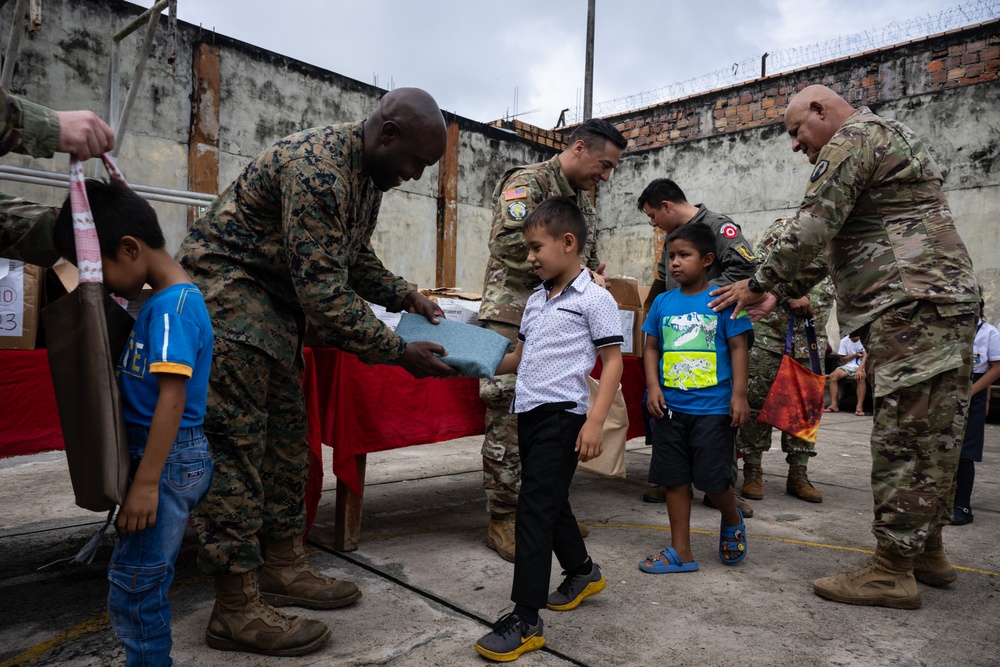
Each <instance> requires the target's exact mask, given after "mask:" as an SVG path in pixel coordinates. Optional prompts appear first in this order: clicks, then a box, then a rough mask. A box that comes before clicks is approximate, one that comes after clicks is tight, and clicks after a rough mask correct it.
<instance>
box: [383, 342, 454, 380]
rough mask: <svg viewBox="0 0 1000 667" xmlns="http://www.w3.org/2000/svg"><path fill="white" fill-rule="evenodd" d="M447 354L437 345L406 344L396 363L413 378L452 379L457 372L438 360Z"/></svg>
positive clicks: (426, 343) (422, 343) (427, 343)
mask: <svg viewBox="0 0 1000 667" xmlns="http://www.w3.org/2000/svg"><path fill="white" fill-rule="evenodd" d="M447 354H448V353H447V352H446V351H445V349H444V348H443V347H441V346H440V345H438V344H437V343H432V342H430V341H427V340H421V341H416V342H414V343H408V344H407V346H406V350H404V351H403V354H401V355H400V356H399V359H398V360H397V361H398V362H399V365H400V366H402V367H403V368H404V369H405V370H406V372H407V373H409V374H410V375H412V376H413V377H415V378H425V377H453V376H455V375H458V371H457V370H456V369H454V368H453V367H451V366H449V365H448V364H446V363H444V362H443V361H441V359H439V358H438V357H444V356H447Z"/></svg>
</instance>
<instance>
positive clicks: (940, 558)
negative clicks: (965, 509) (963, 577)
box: [913, 528, 958, 586]
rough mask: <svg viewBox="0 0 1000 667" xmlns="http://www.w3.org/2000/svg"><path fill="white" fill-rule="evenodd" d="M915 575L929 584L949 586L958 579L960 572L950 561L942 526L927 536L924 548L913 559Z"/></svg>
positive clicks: (920, 580) (922, 581)
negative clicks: (942, 535) (942, 534)
mask: <svg viewBox="0 0 1000 667" xmlns="http://www.w3.org/2000/svg"><path fill="white" fill-rule="evenodd" d="M913 576H914V577H916V579H917V581H919V582H921V583H924V584H927V585H929V586H947V585H948V584H950V583H951V582H953V581H955V580H956V579H958V572H956V571H955V568H953V567H952V566H951V563H949V562H948V554H947V553H945V550H944V541H943V540H942V539H941V529H940V528H938V529H937V530H935V531H934V532H933V533H931V534H930V535H928V536H927V540H926V541H925V542H924V550H923V551H922V552H920V555H918V556H917V557H916V558H914V559H913Z"/></svg>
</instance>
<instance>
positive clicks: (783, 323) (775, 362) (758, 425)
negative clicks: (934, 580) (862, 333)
mask: <svg viewBox="0 0 1000 667" xmlns="http://www.w3.org/2000/svg"><path fill="white" fill-rule="evenodd" d="M790 222H791V220H789V219H778V220H775V221H774V222H773V223H772V224H771V226H770V227H768V228H767V230H766V231H765V232H764V235H763V236H762V237H761V240H760V241H759V242H758V243H757V248H756V255H757V261H758V262H760V263H761V264H763V263H764V262H765V261H766V260H767V258H768V256H770V254H771V250H772V249H773V247H774V244H775V242H776V241H777V240H778V239H779V238H781V236H782V235H783V234H784V231H785V228H786V227H788V224H789V223H790ZM813 264H815V265H816V266H815V267H812V265H810V269H813V268H815V270H817V271H819V272H821V273H822V272H825V271H826V262H825V260H824V259H823V257H822V256H817V257H816V259H814V260H813ZM833 299H834V290H833V283H832V282H831V280H830V277H829V276H826V277H825V278H823V280H822V281H821V282H820V283H819V284H818V285H816V286H815V287H813V288H812V290H811V291H810V292H809V293H808V294H807V295H806V296H804V297H801V298H798V299H791V298H786V299H784V300H782V302H781V303H779V304H778V307H777V308H776V309H775V310H774V312H772V313H771V314H770V315H767V316H766V317H764V318H763V319H761V320H760V321H759V322H756V323H754V325H753V335H754V344H753V347H752V348H751V349H750V381H749V386H748V388H747V402H748V403H749V404H750V419H749V420H748V421H747V423H746V424H744V425H743V426H741V427H740V430H739V432H738V433H737V436H736V447H737V449H738V451H739V452H740V454H742V455H743V488H742V494H743V496H744V497H746V498H750V499H751V500H763V498H764V481H763V469H762V468H761V454H763V452H766V451H768V450H769V449H770V448H771V426H770V424H765V423H764V422H760V421H757V417H758V416H759V415H760V410H761V408H762V407H763V406H764V399H766V398H767V393H768V391H770V389H771V385H772V384H773V383H774V380H775V377H777V375H778V367H779V366H780V365H781V359H782V357H783V356H784V352H785V337H786V334H787V332H788V324H789V320H790V319H791V317H792V316H793V314H794V315H798V317H796V320H795V329H794V333H793V335H792V356H793V358H794V359H795V360H796V361H799V362H800V363H802V365H803V366H805V367H806V368H809V343H808V341H807V339H806V335H805V326H804V318H805V317H812V318H813V321H814V322H815V324H816V347H817V351H818V352H819V353H820V358H821V359H822V358H823V354H824V353H825V352H826V322H827V318H828V317H829V314H830V307H831V306H832V305H833ZM781 451H783V452H785V460H786V461H787V462H788V478H787V480H786V484H785V490H786V492H787V493H789V494H790V495H793V496H797V497H799V498H801V499H803V500H806V501H808V502H813V503H819V502H822V501H823V494H822V493H820V491H819V489H817V488H816V487H814V486H813V485H812V484H811V483H810V482H809V477H808V475H807V466H808V464H809V459H810V458H811V457H813V456H816V443H813V442H809V441H808V440H803V439H801V438H796V437H794V436H792V435H789V434H788V433H782V434H781Z"/></svg>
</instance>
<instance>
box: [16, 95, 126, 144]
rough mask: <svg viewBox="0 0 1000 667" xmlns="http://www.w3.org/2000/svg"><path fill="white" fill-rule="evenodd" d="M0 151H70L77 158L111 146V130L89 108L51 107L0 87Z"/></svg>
mask: <svg viewBox="0 0 1000 667" xmlns="http://www.w3.org/2000/svg"><path fill="white" fill-rule="evenodd" d="M0 106H2V108H3V113H2V114H0V155H3V154H5V153H8V152H10V151H14V152H16V153H24V154H26V155H31V156H32V157H52V156H53V155H54V154H55V153H57V152H59V153H70V154H71V155H74V156H76V157H77V158H79V159H81V160H89V159H90V158H92V157H95V156H97V155H100V154H101V153H106V152H107V151H109V150H111V149H112V148H114V144H115V134H114V132H112V131H111V128H110V127H108V125H107V124H106V123H105V122H104V121H102V120H101V119H100V118H98V117H97V115H96V114H95V113H93V112H91V111H53V110H52V109H49V108H47V107H43V106H42V105H40V104H35V103H34V102H31V101H29V100H26V99H23V98H20V97H17V96H16V95H11V94H10V93H8V92H7V91H6V90H4V89H3V88H0Z"/></svg>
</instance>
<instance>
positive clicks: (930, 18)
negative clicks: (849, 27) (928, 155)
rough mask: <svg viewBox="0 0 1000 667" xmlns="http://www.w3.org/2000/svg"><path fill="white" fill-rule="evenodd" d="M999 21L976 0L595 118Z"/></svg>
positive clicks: (648, 94)
mask: <svg viewBox="0 0 1000 667" xmlns="http://www.w3.org/2000/svg"><path fill="white" fill-rule="evenodd" d="M997 17H1000V0H974V1H973V2H967V3H964V4H961V5H957V6H955V7H951V8H948V9H943V10H941V11H940V12H938V13H936V14H927V15H926V16H918V17H915V18H912V19H909V20H906V21H894V22H892V23H890V24H889V25H886V26H883V27H881V28H872V29H869V30H863V31H861V32H857V33H854V34H853V35H846V36H839V37H835V38H833V39H828V40H826V41H824V42H818V43H815V44H810V45H807V46H796V47H790V48H787V49H780V50H776V51H769V52H768V53H766V54H756V55H753V56H750V57H749V58H746V59H744V60H742V61H740V62H736V63H733V64H732V65H731V66H729V67H726V68H722V69H717V70H715V71H714V72H709V73H708V74H704V75H702V76H698V77H695V78H692V79H688V80H686V81H678V82H675V83H671V84H667V85H666V86H661V87H659V88H653V89H650V90H645V91H642V92H639V93H633V94H631V95H624V96H622V97H618V98H615V99H612V100H607V101H605V102H598V103H597V104H596V105H595V107H596V108H595V109H594V115H595V116H609V115H613V114H616V113H622V112H625V111H632V110H634V109H639V108H642V107H647V106H651V105H654V104H659V103H660V102H665V101H667V100H672V99H677V98H680V97H686V96H688V95H694V94H696V93H702V92H705V91H707V90H714V89H716V88H724V87H726V86H730V85H733V84H735V83H742V82H744V81H750V80H753V79H756V78H759V77H760V76H761V70H762V60H763V61H764V63H763V64H764V66H765V67H766V70H765V75H771V74H778V73H781V72H786V71H789V70H793V69H798V68H800V67H805V66H807V65H816V64H819V63H822V62H826V61H828V60H836V59H838V58H843V57H847V56H853V55H857V54H859V53H863V52H865V51H871V50H873V49H879V48H883V47H885V46H891V45H893V44H899V43H901V42H906V41H909V40H912V39H917V38H920V37H926V36H928V35H934V34H937V33H942V32H946V31H948V30H954V29H956V28H963V27H965V26H968V25H972V24H974V23H982V22H984V21H989V20H992V19H995V18H997ZM765 56H766V58H765ZM580 119H581V113H580V110H579V108H577V110H576V111H575V113H574V114H573V118H567V121H568V122H570V123H576V122H579V121H580Z"/></svg>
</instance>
